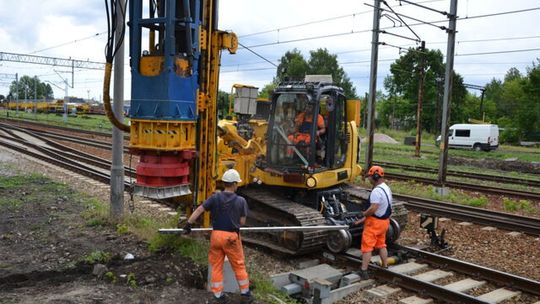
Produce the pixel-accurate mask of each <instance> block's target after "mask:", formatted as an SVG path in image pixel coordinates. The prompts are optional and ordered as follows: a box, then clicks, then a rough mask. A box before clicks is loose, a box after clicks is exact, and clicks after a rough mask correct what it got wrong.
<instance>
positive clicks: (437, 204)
mask: <svg viewBox="0 0 540 304" xmlns="http://www.w3.org/2000/svg"><path fill="white" fill-rule="evenodd" d="M0 129H1V130H4V132H6V133H9V132H11V133H12V134H14V133H13V132H12V131H10V130H9V129H6V128H5V127H2V128H0ZM17 131H19V132H23V133H24V132H25V133H26V134H28V135H29V136H33V137H36V138H38V139H40V140H41V141H43V142H46V143H47V144H48V145H50V146H51V147H53V148H55V151H51V150H50V149H51V148H42V149H44V151H46V152H45V153H53V152H55V153H61V152H62V151H63V154H61V155H62V157H64V158H68V159H69V158H79V161H81V162H86V163H88V164H91V165H93V166H98V167H100V168H103V169H109V168H110V166H111V163H110V161H108V160H105V159H102V158H98V157H95V156H93V155H89V154H86V153H83V152H81V151H77V150H75V149H72V148H68V147H65V146H64V145H61V144H59V143H56V142H54V141H52V140H49V139H48V138H46V137H45V136H42V135H41V134H40V133H36V132H31V131H28V130H24V129H17ZM12 136H17V135H12ZM18 140H19V141H21V140H23V139H22V138H20V136H19V139H18ZM62 140H68V141H69V139H67V138H65V139H62ZM22 144H24V143H22ZM47 149H49V150H47ZM53 158H54V157H53ZM51 162H52V160H51ZM125 172H126V175H128V176H132V177H134V176H135V173H134V171H133V169H131V168H128V167H125ZM87 174H88V173H87ZM89 177H90V178H91V176H89ZM105 182H106V183H108V180H106V181H105ZM353 189H355V190H354V191H356V192H357V195H358V196H360V197H364V198H367V195H369V192H368V191H367V190H366V189H363V188H358V187H355V186H353ZM394 197H395V198H396V199H399V200H402V201H404V202H405V204H406V207H407V209H409V210H412V211H416V212H420V213H428V214H432V215H435V216H441V217H447V218H451V219H454V220H459V221H468V222H472V223H475V224H479V225H487V226H493V227H497V228H500V229H504V230H510V231H519V232H523V233H526V234H530V235H536V236H538V235H540V220H539V219H537V218H531V217H524V216H518V215H513V214H510V213H504V212H496V211H491V210H487V209H481V208H474V207H470V206H465V205H458V204H453V203H448V202H442V201H437V200H431V199H426V198H419V197H414V196H408V195H401V194H394Z"/></svg>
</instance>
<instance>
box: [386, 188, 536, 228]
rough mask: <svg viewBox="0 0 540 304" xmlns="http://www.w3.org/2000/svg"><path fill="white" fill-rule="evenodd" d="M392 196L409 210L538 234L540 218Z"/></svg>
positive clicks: (411, 197) (400, 195)
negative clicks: (403, 203) (402, 202)
mask: <svg viewBox="0 0 540 304" xmlns="http://www.w3.org/2000/svg"><path fill="white" fill-rule="evenodd" d="M393 196H394V198H396V199H399V200H402V201H404V202H405V206H406V207H407V209H409V210H413V211H416V212H420V213H429V214H432V215H435V216H442V217H447V218H451V219H454V220H460V221H465V222H471V223H475V224H480V225H486V226H493V227H497V228H501V229H505V230H510V231H519V232H523V233H526V234H529V235H534V236H538V235H540V219H538V218H533V217H526V216H520V215H515V214H511V213H506V212H498V211H493V210H488V209H482V208H476V207H471V206H465V205H458V204H453V203H448V202H443V201H437V200H431V199H427V198H419V197H414V196H409V195H403V194H394V195H393Z"/></svg>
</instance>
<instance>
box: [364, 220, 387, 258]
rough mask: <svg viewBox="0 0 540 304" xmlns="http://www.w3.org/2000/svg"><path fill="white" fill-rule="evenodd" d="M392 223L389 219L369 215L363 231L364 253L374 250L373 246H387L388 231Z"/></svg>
mask: <svg viewBox="0 0 540 304" xmlns="http://www.w3.org/2000/svg"><path fill="white" fill-rule="evenodd" d="M389 225H390V220H389V219H384V220H382V219H378V218H376V217H373V216H368V217H367V218H366V221H365V222H364V231H363V232H362V245H361V247H360V250H361V251H362V253H366V252H372V251H373V248H385V247H386V231H387V230H388V226H389Z"/></svg>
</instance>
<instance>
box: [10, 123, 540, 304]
mask: <svg viewBox="0 0 540 304" xmlns="http://www.w3.org/2000/svg"><path fill="white" fill-rule="evenodd" d="M2 131H3V132H6V133H9V132H10V131H9V130H4V129H2ZM13 135H14V136H11V137H12V138H11V139H6V138H5V137H4V138H0V142H1V144H2V146H4V147H6V148H9V149H12V150H15V151H18V152H20V153H23V154H26V155H29V156H31V157H34V158H37V159H40V160H42V161H45V162H47V163H50V164H53V165H56V166H59V167H62V168H64V169H67V170H69V171H73V172H76V173H78V174H81V175H84V176H87V177H89V178H91V179H94V180H97V181H100V182H103V183H106V184H108V183H109V182H110V176H108V175H107V174H104V173H103V171H100V170H95V169H94V168H92V167H91V166H86V165H82V164H81V163H80V162H78V161H74V160H73V159H72V157H74V156H75V155H74V153H73V151H72V150H70V149H67V150H69V151H64V153H59V152H55V151H51V150H53V149H52V148H45V147H42V146H39V145H38V144H35V143H29V142H27V141H26V140H25V139H24V138H22V136H19V135H17V134H15V133H13ZM41 140H43V141H48V139H44V138H41ZM50 143H51V144H52V142H50ZM52 145H53V146H55V145H58V146H61V145H59V144H57V143H56V144H52ZM58 146H56V147H58ZM55 149H56V148H55ZM77 153H78V154H79V155H82V154H81V153H80V151H77ZM92 161H96V160H95V159H93V160H92ZM109 168H110V165H109ZM125 187H126V189H128V188H129V187H130V184H129V183H128V182H126V183H125ZM359 191H364V192H365V193H367V191H366V190H365V189H359ZM396 198H398V199H401V200H405V201H406V204H407V205H408V206H409V207H410V208H412V209H413V210H416V211H419V212H427V213H434V214H435V215H441V216H445V217H450V218H456V219H463V220H469V221H471V218H472V217H473V214H475V213H478V215H477V217H478V218H475V219H473V220H472V221H473V222H477V223H481V224H486V225H491V226H497V225H499V224H496V225H494V219H496V218H499V220H500V222H501V224H500V225H503V224H502V223H504V222H506V223H507V225H509V224H508V223H510V222H515V223H514V224H512V225H513V226H506V228H505V229H510V230H519V229H522V230H526V229H529V232H527V233H530V234H535V235H538V234H539V231H540V220H538V219H532V218H523V217H519V216H514V215H510V214H506V213H496V212H492V211H488V210H484V209H478V208H472V207H468V206H461V205H455V204H450V203H441V202H438V201H430V200H424V201H423V202H421V201H420V200H419V199H418V198H414V197H408V196H398V195H396ZM421 200H423V199H421ZM442 206H444V208H442ZM533 220H534V221H535V224H534V225H533V222H532V221H533ZM518 226H519V227H521V228H519V229H518V228H517V227H518ZM533 226H534V227H535V228H534V230H533V228H532V227H533ZM525 232H526V231H525ZM397 249H398V250H401V251H403V252H405V253H406V255H407V256H408V257H409V258H415V259H416V263H417V264H420V263H424V262H425V263H426V264H428V265H429V267H433V268H436V269H434V270H437V269H438V270H439V271H440V270H442V271H451V272H456V273H460V274H462V275H464V274H474V275H473V278H472V279H474V281H475V282H481V281H477V280H478V279H482V280H485V281H487V282H488V283H489V284H490V285H491V286H492V287H493V286H496V287H497V289H494V290H499V291H498V292H501V293H506V295H508V296H511V295H516V294H517V292H523V293H527V294H531V295H534V296H540V285H539V284H540V283H539V282H537V281H533V280H529V279H526V278H523V277H519V276H515V275H511V274H507V273H504V272H499V271H496V270H493V269H489V268H486V267H482V266H478V265H474V264H471V263H466V262H463V261H458V260H455V259H451V258H448V257H444V256H440V255H435V254H432V253H427V252H424V251H420V250H417V249H414V248H409V247H397ZM345 258H346V259H347V260H348V261H353V262H354V261H356V262H359V261H360V260H359V257H358V255H356V256H354V255H350V254H349V255H345ZM370 267H371V271H372V272H373V274H374V276H375V278H376V279H377V280H378V281H380V282H390V283H392V284H394V285H398V286H400V287H402V288H404V289H407V290H411V291H413V292H416V293H418V294H419V295H422V296H424V297H425V296H429V297H431V298H434V299H437V300H439V301H442V302H449V303H459V302H460V303H488V302H487V300H486V297H487V296H486V297H482V296H473V295H469V294H466V293H464V292H456V291H453V290H451V289H450V288H449V287H448V286H441V285H437V284H434V283H433V282H432V281H426V280H425V279H424V280H422V279H420V278H422V277H426V276H428V275H427V274H426V275H424V276H420V277H419V276H418V274H410V273H404V272H398V269H399V268H391V269H388V270H385V269H382V268H380V267H377V266H375V265H372V266H370ZM424 269H425V268H424ZM439 273H440V272H439ZM472 279H471V280H472ZM474 284H480V283H474ZM474 284H473V285H474ZM482 284H485V283H482ZM501 286H502V287H503V288H504V290H502V289H500V287H501ZM508 288H511V289H513V290H509V289H508Z"/></svg>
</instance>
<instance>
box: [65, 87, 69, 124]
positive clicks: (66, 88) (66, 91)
mask: <svg viewBox="0 0 540 304" xmlns="http://www.w3.org/2000/svg"><path fill="white" fill-rule="evenodd" d="M68 87H69V85H68V82H67V79H64V95H65V96H64V123H65V124H67V118H68V117H67V114H68V113H67V111H68V106H67V102H68Z"/></svg>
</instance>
